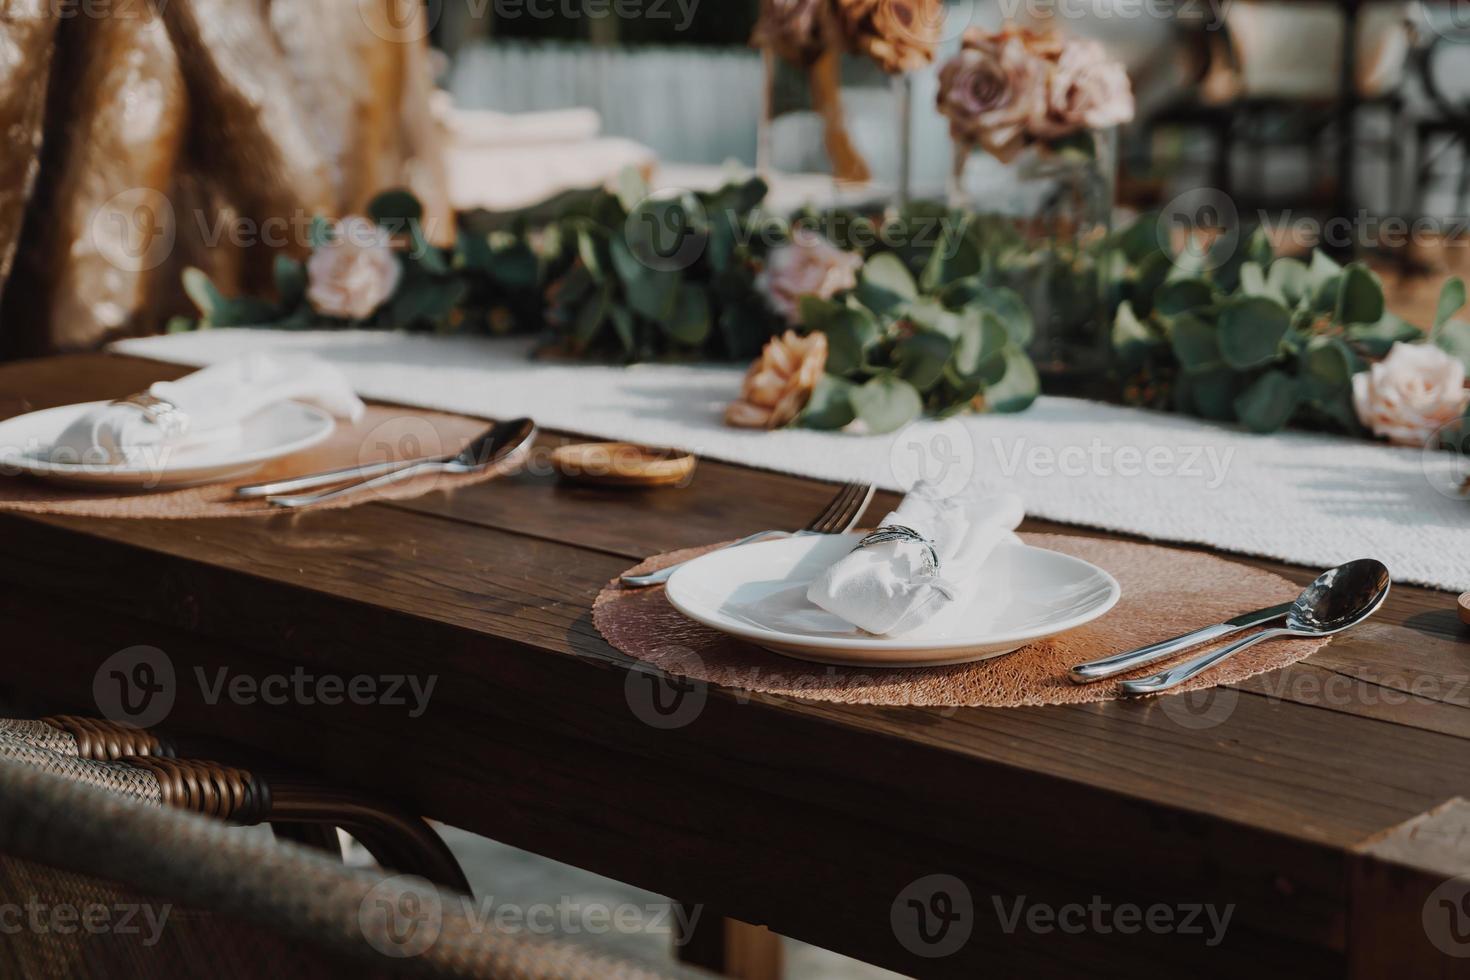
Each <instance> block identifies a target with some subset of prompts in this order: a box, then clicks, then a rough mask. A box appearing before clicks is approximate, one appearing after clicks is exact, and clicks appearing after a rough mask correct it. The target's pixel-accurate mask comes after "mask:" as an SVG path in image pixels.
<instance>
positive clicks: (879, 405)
mask: <svg viewBox="0 0 1470 980" xmlns="http://www.w3.org/2000/svg"><path fill="white" fill-rule="evenodd" d="M849 398H850V400H851V402H852V407H853V411H854V412H856V414H857V417H858V418H860V419H862V420H863V424H864V425H866V426H867V427H868V431H869V432H872V433H875V434H881V433H884V432H892V431H893V430H895V429H900V428H902V427H903V426H905V425H907V424H908V423H909V422H911V421H913V420H914V419H916V418H918V416H919V413H920V412H922V411H923V410H924V400H923V399H922V398H920V397H919V392H918V390H917V389H915V388H914V386H913V385H911V384H909V383H908V382H907V381H905V380H903V379H902V378H900V377H898V376H896V375H893V374H882V375H879V376H878V377H876V378H872V379H870V380H869V381H868V382H867V383H865V384H862V385H857V386H855V387H854V388H853V389H852V391H851V393H850V395H849Z"/></svg>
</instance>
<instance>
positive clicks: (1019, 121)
mask: <svg viewBox="0 0 1470 980" xmlns="http://www.w3.org/2000/svg"><path fill="white" fill-rule="evenodd" d="M1046 76H1047V64H1046V62H1045V61H1043V60H1042V59H1040V58H1038V57H1036V56H1035V55H1033V54H1032V53H1031V52H1030V51H1029V50H1028V49H1027V47H1026V45H1025V43H1024V41H1022V39H1021V38H1019V37H1011V38H1008V39H1006V40H1004V41H1003V42H1001V43H1000V44H998V45H990V44H984V45H979V46H974V47H967V48H964V49H962V50H961V51H960V52H959V54H957V55H955V56H954V57H953V58H951V59H949V61H947V62H945V63H944V66H943V67H941V68H940V69H939V111H940V112H941V113H943V114H944V115H945V116H946V117H948V118H949V130H950V135H951V136H953V137H954V138H955V139H956V140H958V141H960V142H964V143H979V144H981V145H983V146H984V147H985V148H986V149H987V150H989V151H990V152H991V153H993V154H995V155H996V156H997V157H999V158H1000V159H1002V160H1007V159H1010V158H1011V157H1012V156H1014V155H1015V154H1016V152H1017V151H1019V150H1020V148H1021V146H1022V145H1024V141H1025V138H1026V135H1027V132H1026V127H1027V124H1028V123H1029V122H1030V120H1031V119H1033V118H1034V117H1036V116H1037V115H1040V114H1042V113H1044V112H1045V110H1046Z"/></svg>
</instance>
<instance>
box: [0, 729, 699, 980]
mask: <svg viewBox="0 0 1470 980" xmlns="http://www.w3.org/2000/svg"><path fill="white" fill-rule="evenodd" d="M7 742H8V743H9V745H10V746H11V748H10V749H9V755H10V756H12V757H13V758H11V759H6V760H4V761H0V910H3V911H9V910H12V909H24V910H27V912H26V918H25V919H24V924H23V926H22V927H21V928H19V929H16V930H11V929H10V928H9V927H8V926H7V935H6V937H5V941H4V942H3V943H0V975H4V976H16V977H26V978H37V980H49V978H53V977H56V978H61V977H67V978H80V980H87V978H93V977H97V978H101V977H106V978H109V980H131V978H143V977H149V978H152V977H168V976H192V975H201V974H205V975H209V976H214V977H225V978H234V977H260V976H267V975H269V976H271V977H272V978H273V980H290V978H295V977H352V978H357V980H362V978H368V977H380V976H399V975H406V974H411V975H418V976H430V977H488V978H497V980H553V978H557V980H563V978H570V980H582V978H586V980H593V978H598V980H602V978H614V980H618V978H627V980H655V978H657V977H659V976H692V975H693V974H690V973H686V972H679V973H668V974H661V973H656V972H654V971H652V970H649V969H646V968H643V967H640V966H636V965H632V964H628V963H625V962H622V961H618V960H614V959H611V958H608V957H604V956H599V955H595V954H592V953H589V952H587V951H585V950H581V949H578V948H576V947H574V946H571V945H568V944H563V943H553V942H547V941H543V940H541V939H537V938H534V937H531V936H528V935H525V934H523V933H518V932H509V931H506V930H504V929H502V928H500V927H498V926H497V925H496V923H495V918H494V915H493V914H489V913H488V912H485V911H484V910H477V909H476V907H475V906H474V903H473V900H472V899H469V898H468V897H467V896H464V895H459V894H455V893H454V892H452V891H449V890H442V889H438V888H435V887H434V886H432V885H429V884H428V883H426V882H423V881H420V880H415V879H409V878H405V877H403V876H395V877H389V878H384V877H383V876H382V875H381V874H372V873H369V872H366V871H354V870H349V869H346V868H343V867H341V866H340V865H337V864H335V863H333V862H332V861H331V860H330V859H328V858H326V857H324V856H323V855H321V854H319V853H316V852H314V851H311V850H309V849H306V848H301V847H297V846H295V845H293V844H290V843H286V842H270V841H265V840H261V839H258V838H254V837H250V836H242V835H240V834H234V833H231V832H230V831H229V829H228V828H226V827H223V826H221V825H220V824H219V822H218V821H212V820H205V819H202V818H200V817H198V816H196V815H194V814H188V813H182V812H179V811H177V810H170V809H167V808H161V807H159V806H157V805H156V803H157V801H156V800H150V799H149V797H150V795H151V794H152V793H153V792H155V791H157V786H156V784H155V785H154V786H153V788H152V789H150V788H149V784H148V782H147V780H146V778H144V773H143V771H142V770H139V769H137V768H134V767H129V766H127V765H124V764H119V763H113V762H94V761H92V760H83V759H77V758H72V757H61V756H56V754H55V753H48V752H47V751H46V750H45V749H39V748H36V747H34V746H31V745H27V744H25V743H21V742H15V741H13V740H7ZM42 755H52V756H56V758H59V759H65V760H66V761H68V762H69V763H70V764H71V766H73V767H75V769H76V771H75V772H72V773H69V774H68V775H65V776H63V775H59V774H57V773H56V772H51V771H47V765H45V764H36V763H35V761H34V760H35V759H36V758H39V757H40V756H42ZM25 756H30V757H31V758H32V762H30V763H26V762H23V761H16V760H17V759H20V758H21V757H25ZM43 761H44V760H43ZM51 765H53V766H55V765H59V764H56V763H51ZM149 803H153V804H154V805H148V804H149ZM68 909H69V910H71V911H72V912H73V913H76V912H79V911H80V912H83V913H88V912H89V913H90V914H91V915H92V918H91V920H90V921H91V922H92V923H93V925H94V928H89V929H76V928H73V929H61V928H56V926H57V925H58V924H60V923H62V922H64V921H71V922H73V923H75V921H76V920H75V918H72V916H71V915H65V916H63V915H61V914H60V913H61V912H62V911H63V910H68ZM99 910H100V912H99ZM477 913H481V914H477ZM124 914H128V915H129V919H128V928H126V929H124V928H122V926H121V921H120V920H121V917H122V916H123V915H124ZM12 918H13V917H12Z"/></svg>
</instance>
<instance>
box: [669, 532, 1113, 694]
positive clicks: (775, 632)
mask: <svg viewBox="0 0 1470 980" xmlns="http://www.w3.org/2000/svg"><path fill="white" fill-rule="evenodd" d="M861 537H862V535H859V534H842V535H822V536H810V537H793V538H785V539H783V540H780V541H763V542H760V543H759V544H750V545H743V546H741V547H739V548H725V549H723V550H720V551H712V552H710V553H709V554H707V555H701V556H700V557H699V558H696V559H695V560H694V561H691V562H690V563H689V564H687V565H685V566H684V567H683V568H680V569H679V570H678V571H677V572H675V573H674V575H673V577H672V578H670V579H669V584H668V598H669V602H670V603H671V604H672V605H673V607H674V608H675V609H677V610H679V612H681V613H683V614H684V615H685V616H688V617H689V618H690V619H692V620H694V621H696V622H699V623H703V624H704V625H705V626H708V627H710V628H712V629H716V630H719V631H720V632H721V633H728V634H729V635H731V636H738V637H740V638H741V639H745V640H749V641H751V642H752V643H758V644H760V645H761V646H763V647H766V648H768V649H770V650H774V651H776V652H777V653H784V654H787V655H789V656H792V657H797V658H800V659H802V660H815V661H817V662H818V663H831V664H843V665H847V666H864V667H929V666H937V665H940V664H957V663H965V662H966V661H970V660H983V659H985V658H987V657H995V656H999V655H1000V654H1003V653H1010V652H1011V651H1012V650H1015V649H1017V648H1018V647H1021V646H1024V645H1025V644H1027V643H1030V642H1031V641H1033V640H1039V639H1042V638H1044V637H1048V636H1054V635H1056V634H1057V633H1061V632H1063V631H1065V630H1069V629H1074V628H1076V627H1078V626H1081V625H1082V624H1083V623H1088V622H1091V621H1092V620H1094V619H1096V618H1098V617H1099V616H1101V615H1102V614H1103V613H1105V612H1107V611H1108V610H1109V609H1111V608H1113V604H1114V603H1116V602H1117V601H1118V597H1119V596H1120V595H1121V594H1122V589H1121V588H1119V586H1118V582H1117V580H1116V579H1114V578H1113V577H1112V576H1111V575H1109V574H1108V573H1107V572H1105V571H1103V570H1102V569H1101V568H1098V567H1097V566H1096V565H1093V564H1090V563H1089V562H1085V561H1083V560H1082V559H1080V558H1073V557H1072V556H1071V555H1064V554H1061V553H1059V552H1056V551H1047V550H1046V549H1044V548H1033V547H1031V546H1030V545H1026V544H1019V543H1014V542H1009V543H1006V544H1003V545H1001V546H1000V547H998V548H996V549H995V551H994V552H993V553H992V554H991V556H990V557H989V558H988V559H986V562H985V566H984V568H983V569H982V570H981V574H982V575H984V576H985V579H986V583H987V584H986V585H985V587H983V588H982V589H980V592H979V595H978V596H977V597H976V598H975V599H974V601H973V602H971V603H969V604H968V606H963V607H962V606H960V605H958V604H952V605H951V606H950V607H949V608H948V609H945V610H944V611H943V612H941V613H940V614H939V615H938V616H935V617H934V618H933V619H931V620H930V621H929V622H927V623H925V624H924V625H923V626H922V627H920V628H919V629H916V630H913V631H911V632H909V633H905V634H904V635H903V636H899V637H887V636H875V635H873V634H872V633H865V632H863V631H862V630H860V629H857V628H856V627H854V626H852V625H851V624H850V623H848V622H846V621H844V620H841V619H838V618H837V617H836V616H833V615H832V614H830V613H828V612H824V611H823V610H821V609H819V608H817V607H816V606H814V605H812V604H811V603H810V602H808V601H807V599H806V590H807V586H808V585H810V584H811V581H812V579H814V578H816V577H817V575H818V574H820V573H821V571H822V570H823V569H825V568H827V567H828V566H829V565H831V564H832V563H833V562H835V561H837V560H838V559H839V558H841V557H842V556H843V555H845V554H847V553H848V552H849V551H851V550H852V549H853V547H854V546H856V544H857V542H858V540H859V539H860V538H861Z"/></svg>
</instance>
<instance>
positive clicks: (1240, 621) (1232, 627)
mask: <svg viewBox="0 0 1470 980" xmlns="http://www.w3.org/2000/svg"><path fill="white" fill-rule="evenodd" d="M872 497H873V487H872V485H871V484H866V483H846V484H843V486H842V487H841V488H839V490H838V491H837V494H836V496H834V497H833V498H832V500H831V501H830V502H829V503H828V504H827V506H826V507H824V508H823V509H822V511H821V512H820V513H819V514H818V515H817V516H816V517H815V518H813V519H812V521H811V522H810V523H809V524H807V526H806V527H804V528H802V529H801V530H799V531H777V530H772V531H758V532H756V533H755V534H751V535H748V536H746V537H744V538H741V539H740V540H739V541H735V542H732V543H731V544H728V545H724V546H723V548H735V547H738V546H740V545H746V544H754V543H756V542H760V541H769V540H775V539H781V538H790V537H800V536H809V535H842V534H845V533H846V532H848V531H849V530H851V529H852V528H853V527H854V526H855V525H856V524H857V522H858V520H859V519H860V518H861V517H862V514H863V512H864V511H865V510H866V509H867V506H868V504H869V502H870V501H871V500H872ZM718 550H723V549H718ZM692 560H693V559H690V561H692ZM688 564H689V561H684V562H678V563H676V564H674V565H670V566H668V567H667V568H663V569H660V570H658V571H656V572H650V573H647V574H643V575H632V574H628V575H623V576H622V579H621V581H622V583H623V584H624V585H626V586H631V587H634V588H643V587H647V586H651V585H660V584H664V583H667V582H668V581H669V579H670V578H671V577H673V575H674V573H675V572H676V571H678V570H679V569H680V568H682V567H684V566H685V565H688ZM1390 586H1391V582H1390V578H1389V574H1388V569H1387V568H1386V567H1384V565H1383V563H1382V562H1379V561H1376V560H1374V559H1371V558H1363V559H1358V560H1356V561H1350V562H1348V563H1346V564H1344V565H1339V566H1338V567H1336V568H1332V569H1329V570H1328V571H1326V572H1323V573H1322V574H1321V575H1320V576H1318V577H1317V579H1316V580H1315V581H1313V582H1312V583H1311V584H1310V585H1308V586H1307V587H1306V588H1305V589H1304V590H1303V591H1302V593H1301V595H1299V596H1298V597H1297V598H1296V599H1295V600H1294V601H1292V602H1283V603H1281V604H1279V605H1275V606H1269V607H1267V608H1265V609H1257V610H1255V611H1254V612H1248V613H1243V614H1241V615H1239V616H1236V617H1234V618H1232V619H1229V620H1226V621H1225V622H1223V623H1218V624H1216V625H1214V626H1206V627H1204V628H1202V629H1197V630H1194V631H1192V632H1190V633H1186V634H1184V635H1183V636H1178V637H1174V638H1173V639H1169V640H1164V641H1161V642H1159V643H1153V644H1150V645H1148V646H1145V647H1140V648H1138V649H1136V650H1129V651H1126V652H1124V653H1118V654H1114V655H1112V656H1109V657H1104V658H1102V659H1099V660H1092V661H1089V662H1087V663H1082V664H1078V665H1077V666H1075V667H1073V668H1072V669H1071V671H1070V672H1069V676H1070V678H1071V680H1072V681H1073V682H1074V683H1077V684H1092V683H1096V682H1098V681H1103V680H1107V679H1109V678H1113V677H1117V676H1118V675H1120V674H1126V673H1130V672H1132V671H1134V670H1137V669H1139V668H1142V667H1145V666H1147V665H1149V664H1154V663H1159V662H1160V661H1163V660H1167V659H1168V658H1170V657H1173V656H1175V655H1176V654H1180V653H1183V652H1184V651H1186V650H1189V649H1192V648H1194V647H1197V646H1202V645H1204V644H1206V643H1212V642H1214V641H1216V640H1222V639H1224V638H1226V637H1228V636H1233V635H1235V634H1237V633H1240V632H1242V631H1244V630H1249V629H1253V628H1255V627H1270V628H1268V629H1263V630H1261V631H1259V632H1256V633H1252V634H1250V635H1249V636H1246V637H1244V638H1241V639H1238V640H1236V641H1235V642H1233V643H1230V644H1227V645H1225V646H1223V647H1220V648H1218V649H1215V650H1211V651H1209V652H1207V653H1205V654H1202V655H1200V656H1198V657H1193V658H1190V659H1188V660H1185V661H1183V662H1181V663H1178V664H1175V665H1173V666H1171V667H1168V668H1166V669H1164V670H1162V671H1160V672H1159V673H1156V674H1152V675H1150V676H1147V677H1142V678H1135V679H1132V680H1127V681H1122V682H1120V684H1119V687H1120V688H1121V689H1122V690H1123V691H1124V692H1125V693H1127V694H1139V695H1142V694H1159V693H1162V692H1164V691H1168V690H1171V689H1172V688H1175V687H1177V686H1179V685H1180V684H1183V683H1185V682H1186V681H1189V680H1191V679H1192V678H1194V677H1197V676H1198V675H1199V674H1201V673H1203V672H1204V671H1206V670H1209V669H1210V668H1212V667H1214V666H1216V665H1218V664H1220V663H1222V662H1224V661H1225V660H1227V659H1229V658H1230V657H1233V656H1235V655H1236V654H1237V653H1239V652H1241V651H1242V650H1245V649H1247V648H1249V647H1252V646H1255V645H1256V644H1257V643H1263V642H1266V641H1267V640H1273V639H1278V638H1282V637H1317V636H1330V635H1332V634H1335V633H1340V632H1342V631H1344V630H1346V629H1349V628H1351V627H1353V626H1356V625H1357V624H1358V623H1360V622H1362V621H1363V620H1365V619H1367V618H1368V617H1369V616H1371V615H1373V613H1374V612H1376V611H1377V610H1378V608H1379V607H1380V606H1382V605H1383V602H1384V600H1385V599H1387V598H1388V592H1389V588H1390ZM1277 624H1281V625H1277Z"/></svg>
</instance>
